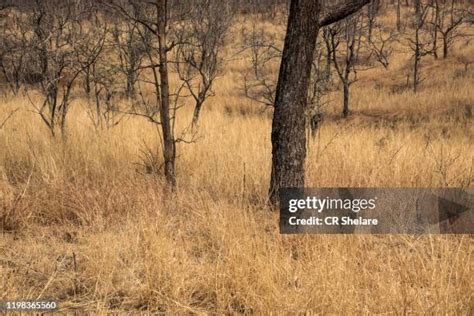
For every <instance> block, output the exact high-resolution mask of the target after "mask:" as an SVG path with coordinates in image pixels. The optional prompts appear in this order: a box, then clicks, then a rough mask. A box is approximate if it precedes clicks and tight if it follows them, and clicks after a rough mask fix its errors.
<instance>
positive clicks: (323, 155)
mask: <svg viewBox="0 0 474 316" xmlns="http://www.w3.org/2000/svg"><path fill="white" fill-rule="evenodd" d="M473 50H474V48H473V46H472V44H471V45H470V46H466V45H464V46H462V47H461V46H459V47H457V48H456V53H455V54H453V57H451V58H449V59H448V60H438V61H434V60H431V57H427V58H426V59H425V61H424V68H423V76H424V78H425V81H424V82H423V83H422V89H421V91H420V92H419V93H418V94H416V95H415V94H413V93H412V92H411V91H409V90H403V91H400V90H397V89H396V87H397V86H400V85H403V84H404V82H405V80H406V79H405V78H406V73H407V71H409V70H408V67H409V66H408V65H409V62H410V60H409V57H408V56H407V55H406V54H403V53H399V54H397V56H395V57H394V59H393V61H392V66H391V69H390V70H389V71H388V72H387V71H383V70H380V69H373V70H370V71H367V72H364V73H363V74H362V76H361V79H360V81H359V82H358V83H356V84H354V86H353V88H352V95H351V107H352V115H351V117H350V118H349V119H347V120H342V119H340V118H339V116H340V115H339V112H340V110H339V108H340V106H339V104H340V103H341V102H340V101H339V100H341V96H340V95H339V94H338V93H337V92H336V93H333V94H332V95H331V96H330V99H331V100H332V102H331V103H330V105H329V106H328V107H327V108H326V109H325V111H326V113H327V115H326V119H325V121H324V123H323V125H322V127H321V129H320V130H319V132H318V134H317V136H316V137H315V138H311V139H310V140H309V142H308V150H309V157H308V159H307V185H308V186H311V187H332V186H336V187H340V186H349V187H445V186H448V187H460V186H461V187H472V186H473V180H474V176H473V162H474V155H473V154H474V142H473V140H474V138H473V136H474V125H473V124H472V121H473V118H472V107H473V105H474V92H473V85H472V83H473V70H472V69H469V70H468V71H467V72H466V71H463V70H462V69H463V66H462V65H460V64H459V63H457V62H456V56H457V55H460V54H465V55H467V56H469V55H471V56H472V53H473ZM245 67H248V61H246V60H234V61H232V62H231V64H229V65H228V67H227V68H226V69H227V71H226V72H225V73H224V74H223V75H222V76H221V77H220V78H219V79H218V81H217V82H216V87H215V89H216V96H215V97H213V98H211V99H209V101H208V102H207V103H206V104H205V108H204V110H203V115H202V118H201V123H200V127H199V136H200V137H199V139H198V141H197V142H196V143H193V144H180V145H179V147H178V156H179V158H178V160H177V177H178V191H177V192H176V194H174V195H173V196H172V197H169V196H163V191H162V187H163V182H162V179H161V177H160V176H159V175H150V174H147V173H146V168H144V166H143V161H142V159H141V158H143V157H144V154H143V151H144V150H153V151H156V153H157V154H159V152H160V148H159V142H158V140H157V131H156V128H155V127H154V126H153V125H151V124H149V123H147V122H145V121H144V120H142V119H140V118H133V117H132V118H127V119H126V120H124V121H123V122H122V123H121V124H120V125H118V126H117V127H115V128H113V129H110V130H102V131H96V130H94V128H93V127H92V124H91V122H90V120H89V118H88V116H87V115H86V112H85V110H84V108H85V107H86V101H85V100H84V99H76V100H75V101H74V102H73V109H72V112H71V114H70V116H69V120H68V131H69V136H68V139H67V142H63V141H61V140H55V139H51V137H50V136H49V133H48V130H47V129H46V128H45V127H44V126H43V124H42V122H41V121H40V119H39V117H38V116H37V115H36V114H34V113H32V112H30V111H29V110H31V109H32V108H31V105H30V104H29V102H30V101H29V100H28V99H27V98H25V97H21V96H20V97H15V98H12V97H6V98H5V99H4V101H3V102H2V104H0V120H1V119H2V118H4V117H6V115H8V113H10V111H12V110H13V109H16V108H19V109H20V111H19V112H17V113H16V114H15V115H14V116H13V117H12V118H11V119H10V120H9V121H8V122H7V124H6V125H5V127H4V128H3V129H2V130H0V148H1V150H0V221H1V236H0V275H1V278H0V300H6V299H26V298H28V299H36V298H54V299H57V300H58V301H59V302H60V310H62V311H74V310H76V311H81V312H95V313H107V312H112V311H115V312H123V313H129V312H138V311H143V312H154V313H156V312H167V313H255V314H266V313H270V312H273V313H278V314H280V313H282V314H293V313H306V314H323V313H324V314H369V313H371V314H372V313H380V314H397V315H399V314H466V315H467V314H472V311H473V308H474V306H473V284H474V282H473V281H474V280H473V273H472V258H471V255H472V250H473V244H472V241H473V240H472V236H470V235H467V236H403V235H399V236H390V235H387V236H309V235H306V236H301V235H298V236H283V235H280V234H279V231H278V225H277V224H278V215H277V214H275V213H272V212H270V211H268V210H267V208H266V206H265V200H266V193H267V186H268V183H269V171H270V160H271V145H270V125H271V119H270V113H268V112H267V113H264V114H261V113H260V109H259V108H258V107H257V105H255V104H253V103H252V102H250V101H249V100H248V99H246V98H245V97H243V93H242V91H241V85H240V81H239V80H240V79H239V78H240V75H241V74H242V73H243V72H244V69H245ZM190 119H191V109H188V110H184V112H183V113H182V115H181V116H180V118H179V121H178V125H179V126H178V128H177V131H180V130H181V129H182V128H183V127H184V126H185V125H186V124H187V123H189V122H190Z"/></svg>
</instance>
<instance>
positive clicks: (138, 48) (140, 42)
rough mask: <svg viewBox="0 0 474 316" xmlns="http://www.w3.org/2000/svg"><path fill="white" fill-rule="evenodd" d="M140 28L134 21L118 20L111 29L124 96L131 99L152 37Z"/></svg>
mask: <svg viewBox="0 0 474 316" xmlns="http://www.w3.org/2000/svg"><path fill="white" fill-rule="evenodd" d="M132 10H133V7H132ZM140 27H142V26H141V24H140V23H138V22H137V21H135V20H131V19H125V21H123V20H121V19H119V20H118V21H116V23H115V24H114V27H113V29H112V35H113V41H114V46H115V48H116V50H117V53H118V57H119V61H120V63H119V67H118V69H119V70H120V72H121V73H122V74H123V75H124V76H125V78H126V88H125V95H126V96H127V98H132V99H133V98H135V96H136V84H137V81H138V78H139V74H140V71H141V70H142V68H141V66H142V64H143V62H144V59H145V57H146V45H148V44H149V41H150V40H151V35H152V33H151V32H149V31H148V30H143V31H140Z"/></svg>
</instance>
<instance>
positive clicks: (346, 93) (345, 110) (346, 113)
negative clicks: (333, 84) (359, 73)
mask: <svg viewBox="0 0 474 316" xmlns="http://www.w3.org/2000/svg"><path fill="white" fill-rule="evenodd" d="M343 90H344V96H343V99H344V102H343V108H342V116H343V117H344V118H346V117H348V116H349V83H348V82H344V83H343Z"/></svg>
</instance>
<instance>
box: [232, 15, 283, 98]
mask: <svg viewBox="0 0 474 316" xmlns="http://www.w3.org/2000/svg"><path fill="white" fill-rule="evenodd" d="M242 37H243V47H242V48H241V50H240V52H248V53H249V55H250V59H251V61H252V64H251V67H250V69H249V70H248V71H247V72H246V73H245V74H244V77H243V79H244V80H243V88H244V93H245V96H246V97H247V98H249V99H251V100H253V101H255V102H257V103H260V104H262V105H264V106H265V107H273V105H274V104H275V89H276V78H275V76H274V74H273V72H272V68H273V66H274V63H277V62H279V61H280V60H281V54H282V49H281V48H280V43H279V42H277V39H276V38H275V36H274V35H272V34H269V33H268V32H266V30H265V29H264V28H263V27H259V26H258V24H257V21H255V20H253V21H252V23H251V29H250V30H247V29H246V28H245V26H244V28H242Z"/></svg>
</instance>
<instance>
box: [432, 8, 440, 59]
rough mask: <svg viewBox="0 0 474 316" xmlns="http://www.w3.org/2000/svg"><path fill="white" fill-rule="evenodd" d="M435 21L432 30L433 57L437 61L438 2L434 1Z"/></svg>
mask: <svg viewBox="0 0 474 316" xmlns="http://www.w3.org/2000/svg"><path fill="white" fill-rule="evenodd" d="M434 6H435V7H434V10H435V21H434V30H433V56H434V58H435V59H438V26H439V4H438V0H435V1H434Z"/></svg>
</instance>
